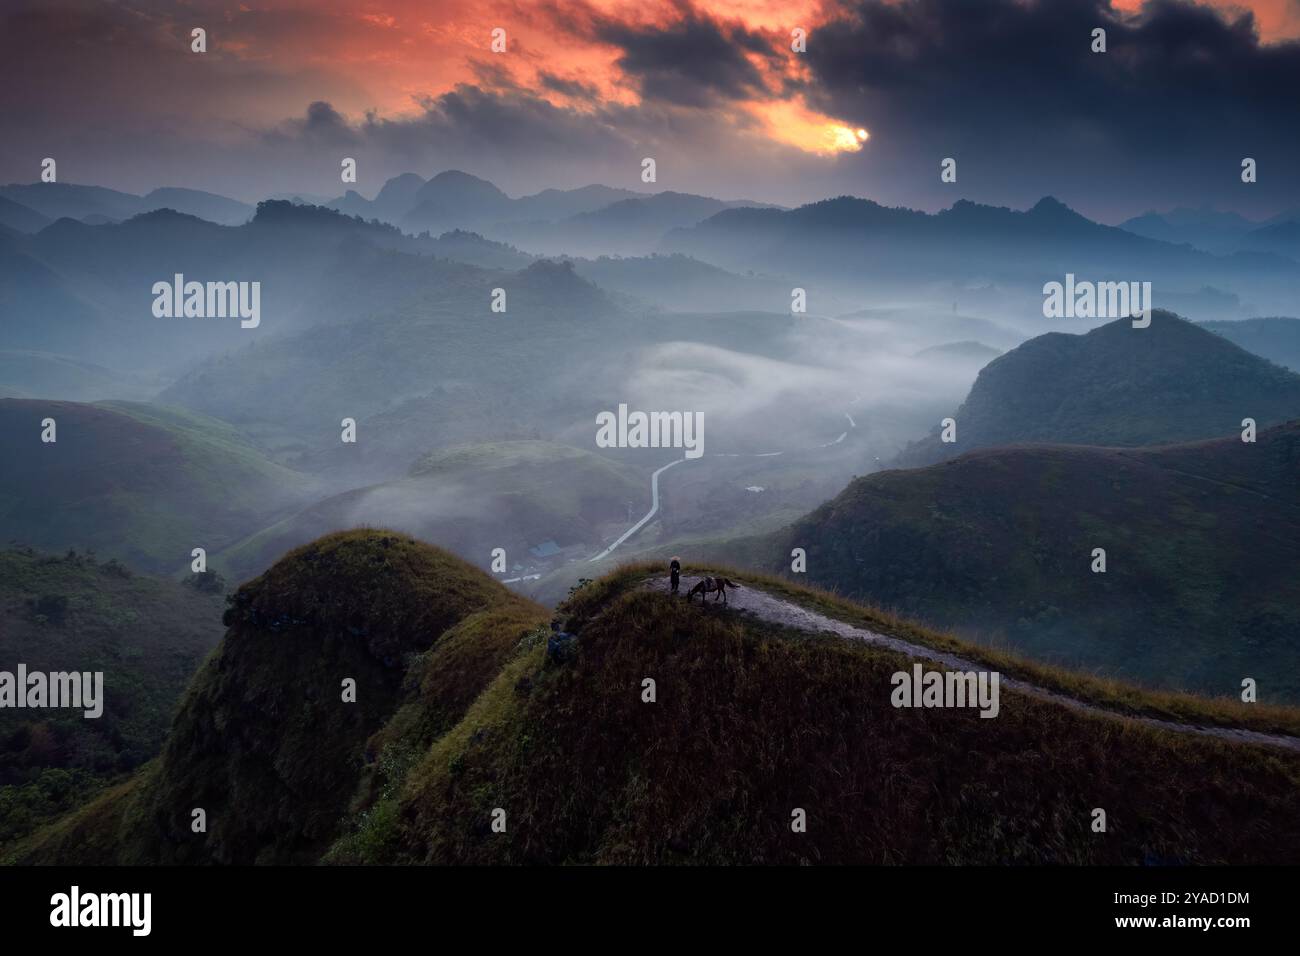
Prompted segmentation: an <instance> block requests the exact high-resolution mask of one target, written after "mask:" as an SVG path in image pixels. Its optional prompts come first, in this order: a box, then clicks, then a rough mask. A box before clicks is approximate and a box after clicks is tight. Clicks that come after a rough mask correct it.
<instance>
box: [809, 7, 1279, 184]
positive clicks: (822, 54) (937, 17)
mask: <svg viewBox="0 0 1300 956" xmlns="http://www.w3.org/2000/svg"><path fill="white" fill-rule="evenodd" d="M1096 27H1102V28H1104V29H1105V30H1106V32H1107V49H1108V52H1106V53H1104V54H1100V53H1093V52H1091V34H1092V30H1093V29H1094V28H1096ZM807 62H808V65H809V67H810V69H811V74H812V77H811V81H810V82H809V83H808V84H807V87H806V92H807V94H808V96H809V99H810V101H811V102H813V103H815V104H817V105H818V106H819V107H820V108H821V109H823V110H825V111H826V112H829V113H831V114H833V115H838V116H844V117H846V118H848V119H851V120H852V121H854V122H859V123H862V124H864V125H866V126H867V127H868V128H870V129H871V130H872V136H873V140H872V144H871V146H870V147H869V149H868V150H865V151H864V153H863V154H862V162H863V163H867V162H868V161H869V162H871V164H872V167H873V169H874V170H875V171H876V173H877V174H878V175H880V176H881V177H882V178H892V177H900V178H901V177H905V176H907V175H909V172H908V170H909V169H912V168H915V167H916V166H918V165H919V166H920V168H921V169H922V170H923V171H924V175H925V177H926V178H928V179H933V180H934V181H933V182H932V183H931V184H930V185H928V186H920V185H919V184H918V187H917V189H916V190H915V192H916V194H918V195H921V194H925V195H927V196H929V197H938V196H940V195H941V194H942V189H941V187H940V184H939V183H938V181H937V180H938V176H937V169H938V164H939V161H940V159H941V158H944V157H947V156H952V157H954V158H957V159H958V163H959V171H960V173H959V183H963V184H970V185H971V186H973V187H974V188H976V189H979V188H980V187H981V185H982V184H986V183H987V184H989V185H991V184H992V183H993V182H994V181H996V182H997V183H998V184H999V185H1000V186H1006V185H1009V184H1010V182H1011V181H1014V180H1015V179H1017V178H1018V179H1019V180H1020V181H1021V183H1022V184H1024V185H1025V186H1026V191H1025V193H1024V195H1022V196H1020V198H1021V200H1022V201H1023V200H1027V199H1029V198H1031V197H1032V195H1033V194H1035V193H1038V194H1041V193H1044V192H1056V193H1057V194H1058V195H1060V194H1061V193H1066V194H1070V193H1071V192H1073V194H1072V195H1071V196H1070V198H1071V199H1073V200H1074V201H1076V202H1084V201H1086V199H1087V194H1088V192H1089V191H1100V190H1103V189H1105V190H1108V191H1110V192H1111V194H1113V195H1114V194H1122V193H1125V192H1127V193H1128V194H1129V195H1132V196H1139V195H1143V194H1146V195H1149V196H1150V197H1151V201H1152V203H1153V204H1157V205H1158V204H1159V202H1160V200H1161V199H1165V198H1168V201H1183V202H1188V201H1196V200H1197V199H1211V200H1220V201H1228V200H1232V201H1240V200H1243V199H1247V198H1249V199H1259V200H1264V199H1266V198H1267V200H1268V203H1267V204H1268V205H1275V204H1277V203H1279V202H1294V201H1296V200H1297V199H1300V184H1298V183H1296V182H1295V179H1296V177H1295V176H1294V175H1293V172H1294V170H1295V168H1296V167H1295V156H1296V150H1297V148H1300V122H1298V121H1300V109H1298V108H1297V96H1296V92H1295V91H1296V90H1297V89H1300V44H1297V43H1295V42H1288V43H1282V44H1270V45H1261V44H1260V43H1259V41H1258V39H1257V36H1256V32H1255V23H1254V20H1253V18H1252V17H1251V16H1250V15H1249V14H1238V15H1224V14H1222V13H1220V12H1216V11H1215V10H1212V9H1210V8H1207V7H1200V6H1194V5H1192V4H1189V3H1185V2H1175V0H1156V2H1151V3H1148V4H1147V5H1146V6H1145V7H1144V8H1143V9H1142V11H1141V12H1140V14H1138V15H1136V16H1133V15H1127V14H1124V13H1122V12H1119V11H1114V10H1112V9H1111V6H1110V4H1109V3H1107V2H1103V0H1050V2H1048V0H1039V2H1023V0H984V2H982V3H981V4H980V5H979V6H978V8H973V7H972V5H971V4H970V3H968V2H963V0H904V2H891V3H884V2H876V0H873V2H857V3H849V4H845V5H844V6H843V7H841V8H840V10H839V12H837V13H835V14H834V15H832V16H831V17H830V19H829V20H828V21H827V22H825V23H823V24H822V25H821V26H820V27H818V28H817V30H816V31H815V33H814V34H813V36H812V37H811V38H810V40H809V44H808V53H807ZM1246 156H1250V157H1252V158H1255V159H1257V160H1258V162H1259V165H1260V172H1261V175H1260V182H1259V183H1258V184H1256V186H1257V187H1258V188H1256V189H1255V190H1254V192H1253V193H1252V194H1250V195H1249V196H1247V195H1246V194H1243V193H1242V184H1241V183H1240V178H1239V171H1240V165H1239V164H1240V161H1241V159H1242V158H1243V157H1246ZM912 175H914V174H912ZM1288 180H1289V181H1288ZM1054 183H1057V184H1059V185H1056V186H1054V185H1053V184H1054ZM1248 188H1249V187H1248ZM994 191H995V190H993V189H988V190H987V192H988V194H990V195H991V194H992V193H993V192H994ZM1175 193H1180V194H1181V195H1182V199H1181V200H1176V199H1175V198H1174V194H1175Z"/></svg>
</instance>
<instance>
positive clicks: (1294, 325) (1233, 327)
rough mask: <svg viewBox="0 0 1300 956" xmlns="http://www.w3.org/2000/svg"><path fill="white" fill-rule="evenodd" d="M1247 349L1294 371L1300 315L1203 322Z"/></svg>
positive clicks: (1299, 368)
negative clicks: (1293, 317) (1299, 317)
mask: <svg viewBox="0 0 1300 956" xmlns="http://www.w3.org/2000/svg"><path fill="white" fill-rule="evenodd" d="M1201 325H1202V326H1203V327H1204V328H1207V329H1209V330H1210V331H1211V332H1213V333H1214V334H1215V335H1222V336H1223V337H1224V338H1225V339H1227V340H1228V341H1229V342H1231V343H1233V344H1234V345H1239V346H1241V347H1242V348H1243V349H1245V350H1246V351H1247V352H1254V353H1255V354H1256V355H1259V356H1263V357H1264V358H1266V359H1268V360H1269V361H1270V362H1275V363H1277V364H1278V365H1281V366H1283V367H1284V368H1289V369H1290V370H1291V371H1293V372H1300V319H1291V318H1282V317H1275V318H1267V319H1242V320H1241V321H1239V322H1202V323H1201Z"/></svg>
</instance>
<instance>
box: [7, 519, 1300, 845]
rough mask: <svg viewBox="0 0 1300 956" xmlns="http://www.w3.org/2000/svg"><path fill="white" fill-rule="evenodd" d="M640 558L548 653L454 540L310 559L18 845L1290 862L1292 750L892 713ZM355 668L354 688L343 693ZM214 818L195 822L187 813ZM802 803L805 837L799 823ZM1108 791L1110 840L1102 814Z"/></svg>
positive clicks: (857, 658) (261, 596) (811, 601)
mask: <svg viewBox="0 0 1300 956" xmlns="http://www.w3.org/2000/svg"><path fill="white" fill-rule="evenodd" d="M651 573H652V572H651V571H650V569H649V568H647V567H639V566H638V567H629V568H625V569H622V570H620V571H618V572H615V573H614V574H611V575H608V576H606V577H605V578H602V579H600V580H599V581H596V582H593V583H590V584H588V585H586V586H584V587H582V588H580V589H578V590H577V591H576V592H575V593H574V595H573V596H572V597H571V598H570V599H569V600H568V601H567V602H566V603H565V604H564V605H562V606H561V608H560V609H559V611H558V615H559V617H560V620H561V622H562V623H563V626H564V629H565V630H566V631H567V632H569V633H572V634H574V635H576V636H575V637H574V639H573V640H572V641H570V642H567V643H564V644H562V646H561V647H560V648H559V649H558V650H557V651H556V652H551V651H549V650H548V638H549V637H550V636H551V631H550V629H549V628H548V627H547V623H548V620H549V619H550V617H551V614H550V612H548V611H547V610H546V609H544V608H542V607H540V606H538V605H535V604H532V603H530V602H528V601H525V600H522V599H520V598H519V597H517V596H515V595H512V594H510V593H509V592H508V591H506V590H505V589H504V588H502V587H500V586H499V585H497V584H496V583H495V582H493V581H492V580H491V579H489V578H488V577H487V576H486V575H484V574H482V573H480V572H478V571H476V570H474V569H472V568H470V567H469V566H468V565H466V564H464V563H463V562H460V561H459V560H457V559H455V558H453V557H451V556H450V555H448V554H447V553H446V552H442V551H440V550H438V549H436V548H432V547H429V546H427V545H424V544H421V543H420V542H417V541H415V540H413V539H411V538H407V537H405V536H402V535H398V534H394V533H390V532H379V531H364V532H363V531H353V532H346V533H341V534H334V535H329V536H327V537H325V538H322V539H320V540H319V541H316V542H314V543H312V544H310V545H307V546H305V547H302V548H299V549H298V550H296V551H294V552H292V553H290V554H289V555H286V556H285V557H284V558H283V559H282V560H281V561H279V562H278V563H277V564H276V565H275V566H274V567H272V568H271V569H270V570H269V571H267V572H266V573H265V574H264V575H262V576H261V577H260V578H258V579H257V580H255V581H252V582H250V583H248V584H246V585H244V586H243V587H242V588H240V590H239V592H238V594H237V596H236V598H235V600H234V603H233V604H232V606H231V608H230V609H229V611H228V613H227V615H226V623H227V625H228V630H227V633H226V637H225V640H224V641H223V643H222V645H221V647H220V648H219V650H218V651H217V653H216V654H214V655H213V656H212V657H211V658H210V659H209V661H208V662H207V664H206V665H205V666H204V667H203V669H202V670H201V671H200V672H199V674H198V676H197V677H196V678H195V680H194V682H193V684H192V686H191V688H190V690H189V692H188V694H187V696H186V699H185V701H184V704H183V706H182V709H181V713H180V715H179V716H178V718H177V720H176V723H175V725H174V727H173V730H172V733H171V736H170V738H169V740H168V743H167V746H166V748H165V750H164V752H163V754H162V756H161V757H160V758H159V759H158V760H157V761H155V762H154V763H153V764H151V765H150V766H149V767H147V768H146V769H145V770H144V771H142V772H141V773H140V774H138V775H137V776H136V777H135V778H134V779H133V780H132V781H130V782H129V783H126V784H124V785H123V786H121V787H119V788H117V789H116V790H114V791H111V792H109V793H108V794H106V795H105V796H104V797H102V798H101V799H99V800H98V801H96V802H94V803H92V804H91V805H89V806H88V807H86V808H84V809H83V810H81V811H79V812H77V813H74V814H71V815H69V816H68V817H66V818H65V819H63V820H61V821H59V822H58V823H57V824H55V825H53V826H51V827H49V828H46V829H45V830H43V831H41V832H40V833H38V834H36V835H35V836H33V837H32V838H30V839H29V840H27V841H25V842H24V843H23V844H22V845H21V846H20V847H18V848H17V850H16V851H15V852H14V853H13V854H12V855H11V859H12V860H14V861H17V862H27V863H51V862H71V861H79V862H87V863H113V862H126V863H149V862H220V863H253V862H261V863H289V862H299V863H308V862H318V861H325V862H337V863H348V862H364V863H381V862H393V863H435V864H438V863H485V864H486V863H723V862H733V863H833V862H861V863H901V862H940V863H944V862H947V863H1012V862H1018V863H1046V862H1052V863H1149V862H1168V861H1174V860H1181V861H1188V862H1199V863H1217V862H1233V863H1245V862H1256V863H1267V862H1285V861H1289V860H1292V859H1294V858H1295V855H1296V853H1297V851H1300V825H1298V824H1300V786H1298V784H1300V754H1297V753H1296V752H1294V751H1289V750H1286V749H1283V748H1278V747H1272V746H1259V745H1245V744H1236V743H1228V742H1224V741H1221V740H1215V739H1207V738H1203V737H1198V736H1192V735H1186V734H1177V733H1172V732H1169V731H1164V730H1159V729H1154V728H1151V727H1147V726H1143V725H1140V724H1138V723H1135V722H1133V721H1129V720H1126V719H1123V718H1120V717H1112V716H1097V715H1091V714H1088V713H1084V712H1080V711H1078V710H1077V709H1072V708H1069V707H1066V706H1064V705H1062V704H1060V703H1057V702H1053V701H1048V700H1043V699H1040V698H1036V697H1030V696H1026V695H1024V694H1021V693H1017V692H1013V691H1010V690H1006V689H1004V690H1003V694H1002V706H1001V713H1000V715H999V716H998V717H997V718H996V719H992V720H988V719H982V718H980V717H979V716H978V715H977V713H976V712H974V711H969V710H945V709H938V710H921V709H917V710H909V709H895V708H894V707H892V706H891V704H890V689H891V684H890V676H891V675H892V673H893V672H895V671H897V670H900V669H905V668H906V667H907V666H908V665H909V661H908V660H907V659H906V658H905V657H903V656H902V655H901V654H899V653H896V652H892V651H887V650H884V649H881V648H878V647H874V646H869V645H865V644H861V643H856V642H850V641H847V640H844V639H840V638H834V637H830V636H819V635H815V634H811V633H809V632H806V631H797V630H791V629H788V628H784V627H778V626H776V625H772V624H768V623H765V622H764V621H761V620H759V619H758V618H753V617H749V616H745V615H741V614H738V613H736V612H734V611H724V610H722V609H720V608H715V607H712V606H710V607H708V608H707V609H705V608H701V607H700V606H699V605H698V603H697V604H695V605H694V606H688V605H686V604H685V602H683V601H681V600H680V599H678V600H673V599H672V598H670V597H668V596H667V595H665V594H662V593H657V592H654V591H651V590H647V589H646V588H644V587H642V586H641V585H642V583H643V582H644V580H645V579H646V578H647V577H648V576H649V575H650V574H651ZM727 573H728V576H732V577H735V578H738V579H739V580H740V581H741V582H742V584H743V586H745V587H748V588H761V589H765V590H768V591H769V592H770V593H773V594H776V595H779V596H781V597H782V598H784V599H787V600H790V601H792V602H794V603H795V604H798V605H800V606H806V607H810V608H816V609H820V610H821V611H822V612H823V613H826V614H829V615H833V616H835V617H838V618H841V619H844V620H852V621H854V622H856V623H859V624H863V625H866V626H870V627H872V628H874V629H876V630H878V631H881V632H883V633H889V634H895V635H899V636H904V637H906V638H907V639H908V640H911V641H914V642H917V643H921V644H927V645H930V646H934V647H946V648H950V649H951V648H953V647H956V648H959V649H961V650H962V651H963V652H964V653H966V654H968V655H971V656H975V657H976V659H978V660H985V661H987V662H988V663H989V664H990V666H997V667H999V668H1000V669H1002V670H1003V671H1004V672H1006V673H1008V674H1013V673H1014V674H1016V675H1018V676H1020V677H1022V678H1024V679H1030V680H1034V681H1037V682H1040V683H1042V685H1043V686H1047V687H1057V688H1063V689H1065V690H1066V691H1067V692H1069V693H1071V694H1072V695H1074V696H1076V697H1080V698H1084V699H1091V700H1095V701H1101V702H1104V703H1106V704H1107V705H1108V706H1113V707H1114V708H1115V709H1117V710H1119V711H1122V712H1129V713H1146V714H1160V715H1166V716H1168V715H1171V714H1172V715H1175V716H1178V717H1179V718H1181V719H1186V720H1191V721H1194V722H1197V723H1203V724H1215V723H1219V724H1223V723H1235V724H1237V725H1241V726H1250V727H1254V728H1255V729H1263V730H1285V731H1288V732H1291V733H1295V732H1296V731H1297V729H1300V715H1298V714H1297V712H1296V711H1294V710H1286V709H1278V708H1272V709H1270V708H1263V707H1261V708H1259V709H1252V708H1250V707H1247V706H1246V705H1241V704H1236V703H1232V702H1227V701H1207V700H1203V699H1197V698H1191V697H1178V696H1171V695H1151V694H1146V693H1143V692H1141V691H1137V690H1135V689H1133V688H1126V687H1124V686H1122V685H1116V684H1108V683H1103V682H1099V681H1095V680H1093V679H1091V678H1086V677H1081V676H1079V675H1071V674H1068V673H1066V672H1056V671H1049V670H1047V669H1045V668H1042V667H1040V666H1037V665H1032V664H1028V663H1025V662H1022V661H1017V660H1016V659H1014V658H1010V657H1006V656H1001V657H998V658H994V657H991V656H987V655H988V653H989V652H985V651H981V650H979V649H978V648H974V647H968V646H964V645H961V644H960V642H956V641H954V640H953V639H952V638H950V637H946V636H944V635H940V634H935V633H932V632H927V631H925V630H923V629H920V628H917V627H916V626H914V625H911V624H908V623H907V622H904V621H901V620H898V619H894V618H891V617H889V616H887V615H882V614H880V613H878V612H874V611H871V610H870V609H868V608H864V607H860V606H856V605H852V604H850V603H848V602H845V601H843V600H841V599H837V598H834V597H832V596H830V595H827V594H825V593H820V592H815V591H811V590H808V589H804V588H799V587H796V586H794V585H790V584H788V583H784V582H781V581H779V580H776V579H765V578H762V577H760V576H757V575H752V574H746V573H745V572H742V571H728V572H727ZM981 654H984V655H986V656H985V657H983V658H981V657H979V656H978V655H981ZM345 677H351V678H353V679H355V680H356V682H357V688H358V695H357V702H356V703H355V704H345V703H343V702H342V701H341V699H340V685H341V681H342V679H343V678H345ZM645 678H652V679H654V680H655V682H656V688H657V700H656V702H655V703H644V702H643V700H642V688H643V684H642V682H643V680H644V679H645ZM1193 795H1194V798H1193ZM194 807H203V808H204V809H205V810H206V812H207V818H208V831H207V832H206V833H203V834H196V833H193V832H192V831H191V829H190V825H189V824H190V812H191V810H192V809H193V808H194ZM796 807H798V808H802V809H804V810H805V811H806V812H807V817H808V821H809V822H808V830H807V833H803V834H796V833H794V832H792V831H791V828H790V820H791V811H792V809H793V808H796ZM1095 807H1102V808H1105V809H1106V811H1107V814H1108V819H1109V827H1108V832H1107V833H1105V834H1097V833H1093V832H1092V831H1091V829H1090V826H1089V824H1090V820H1091V817H1090V814H1091V810H1092V809H1093V808H1095ZM497 808H500V809H503V810H505V812H506V816H507V830H506V832H505V833H497V832H494V831H493V829H492V827H491V819H492V814H493V811H494V810H496V809H497Z"/></svg>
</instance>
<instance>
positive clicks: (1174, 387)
mask: <svg viewBox="0 0 1300 956" xmlns="http://www.w3.org/2000/svg"><path fill="white" fill-rule="evenodd" d="M952 417H953V418H954V419H955V421H956V423H957V424H956V441H955V442H943V441H942V440H941V435H940V429H939V428H938V427H937V426H936V430H935V432H934V433H933V434H931V435H930V436H928V437H927V438H925V439H924V440H922V441H920V442H917V443H915V444H913V445H912V446H910V447H909V448H908V449H907V450H906V451H904V452H903V453H902V454H901V455H900V456H899V458H898V464H900V465H903V466H914V465H924V464H930V463H932V462H936V461H941V460H943V459H946V458H952V457H954V456H956V455H960V454H962V453H964V452H967V451H971V450H973V449H976V448H987V447H990V446H993V445H1006V444H1011V443H1015V442H1066V443H1069V444H1079V445H1149V444H1161V443H1166V442H1180V441H1192V440H1196V439H1201V438H1210V437H1215V436H1219V435H1227V434H1233V433H1236V432H1239V431H1240V430H1241V428H1242V424H1241V423H1242V419H1244V418H1253V419H1254V420H1255V422H1256V423H1257V425H1258V427H1260V428H1263V427H1266V426H1268V425H1274V424H1278V423H1279V422H1284V421H1287V420H1289V419H1292V418H1300V375H1297V374H1295V373H1294V372H1291V371H1288V370H1287V369H1284V368H1281V367H1279V366H1277V365H1274V364H1273V363H1271V362H1269V361H1267V360H1265V359H1262V358H1260V357H1258V356H1256V355H1252V354H1250V353H1249V352H1247V351H1245V350H1244V349H1241V348H1238V347H1237V346H1236V345H1233V344H1232V343H1231V342H1229V341H1228V340H1227V339H1225V338H1223V337H1221V336H1217V335H1214V334H1213V333H1211V332H1209V331H1207V330H1206V329H1204V328H1201V327H1200V326H1197V325H1194V324H1193V323H1191V322H1188V321H1186V320H1184V319H1181V318H1179V317H1178V316H1176V315H1173V314H1172V313H1169V312H1162V311H1156V312H1153V313H1152V316H1151V325H1150V327H1149V328H1143V329H1137V328H1133V327H1132V323H1131V320H1129V319H1119V320H1116V321H1114V322H1110V323H1108V324H1106V325H1103V326H1100V327H1099V328H1096V329H1093V330H1092V331H1091V332H1087V333H1085V334H1083V335H1067V334H1065V333H1062V332H1049V333H1047V334H1046V335H1040V336H1038V337H1037V338H1034V339H1030V340H1029V341H1028V342H1025V343H1024V344H1022V345H1020V346H1018V347H1017V348H1014V349H1012V350H1011V351H1010V352H1008V353H1006V354H1005V355H1002V356H1000V357H999V358H996V359H994V360H993V361H991V362H989V364H988V365H986V366H985V367H984V368H983V369H982V370H981V371H980V373H979V376H978V377H977V378H976V380H975V384H974V385H973V386H972V387H971V390H970V394H969V395H968V396H967V397H966V401H965V402H964V403H963V404H962V406H961V407H960V408H959V409H957V411H956V412H954V413H953V415H952Z"/></svg>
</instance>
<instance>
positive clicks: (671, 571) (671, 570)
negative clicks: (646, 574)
mask: <svg viewBox="0 0 1300 956" xmlns="http://www.w3.org/2000/svg"><path fill="white" fill-rule="evenodd" d="M668 579H669V581H670V582H671V583H672V589H673V594H676V593H677V585H678V584H679V583H680V582H681V580H682V562H681V561H679V560H678V559H677V557H676V556H675V555H674V557H673V559H672V561H671V562H669V564H668Z"/></svg>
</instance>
